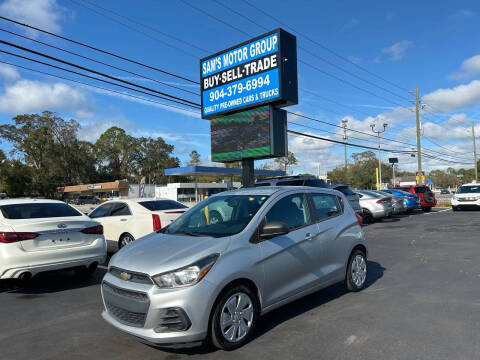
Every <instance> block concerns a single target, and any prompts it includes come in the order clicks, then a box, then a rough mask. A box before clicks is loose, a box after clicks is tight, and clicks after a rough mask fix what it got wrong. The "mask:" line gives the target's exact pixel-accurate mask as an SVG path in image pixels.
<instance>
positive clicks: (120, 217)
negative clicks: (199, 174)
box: [89, 198, 188, 252]
mask: <svg viewBox="0 0 480 360" xmlns="http://www.w3.org/2000/svg"><path fill="white" fill-rule="evenodd" d="M187 210H188V207H187V206H185V205H183V204H181V203H179V202H177V201H174V200H169V199H149V198H138V199H122V200H111V201H107V202H104V203H103V204H102V205H100V206H98V207H97V208H95V209H94V210H93V211H92V212H91V213H90V214H89V216H90V218H91V219H95V221H98V222H99V223H100V224H102V225H103V229H104V234H105V240H106V241H107V248H108V251H110V252H114V251H117V250H118V249H120V248H122V247H124V246H125V245H127V244H128V243H130V242H132V241H134V240H135V239H138V238H140V237H142V236H145V235H148V234H150V233H152V232H154V231H158V230H160V229H161V228H162V227H165V226H167V225H169V224H170V223H171V222H172V221H174V220H175V219H176V218H178V217H179V216H180V215H182V214H183V213H184V212H185V211H187Z"/></svg>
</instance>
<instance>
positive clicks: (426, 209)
mask: <svg viewBox="0 0 480 360" xmlns="http://www.w3.org/2000/svg"><path fill="white" fill-rule="evenodd" d="M431 210H432V208H431V207H430V206H426V207H424V208H423V211H424V212H427V213H428V212H430V211H431Z"/></svg>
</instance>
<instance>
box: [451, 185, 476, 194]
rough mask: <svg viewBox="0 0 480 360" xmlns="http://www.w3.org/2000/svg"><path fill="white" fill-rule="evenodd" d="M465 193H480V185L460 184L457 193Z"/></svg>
mask: <svg viewBox="0 0 480 360" xmlns="http://www.w3.org/2000/svg"><path fill="white" fill-rule="evenodd" d="M465 193H480V185H475V186H465V185H464V186H460V187H459V188H458V190H457V194H465Z"/></svg>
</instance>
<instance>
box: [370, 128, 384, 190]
mask: <svg viewBox="0 0 480 360" xmlns="http://www.w3.org/2000/svg"><path fill="white" fill-rule="evenodd" d="M387 126H388V124H387V123H383V130H377V131H375V124H371V125H370V127H371V128H372V131H373V132H374V133H375V134H377V138H378V177H379V181H378V189H377V190H381V189H382V154H381V150H380V134H382V133H384V132H385V130H387Z"/></svg>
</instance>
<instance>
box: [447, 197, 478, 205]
mask: <svg viewBox="0 0 480 360" xmlns="http://www.w3.org/2000/svg"><path fill="white" fill-rule="evenodd" d="M452 206H465V207H468V206H470V207H477V206H478V207H480V199H476V200H459V199H456V198H452Z"/></svg>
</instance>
